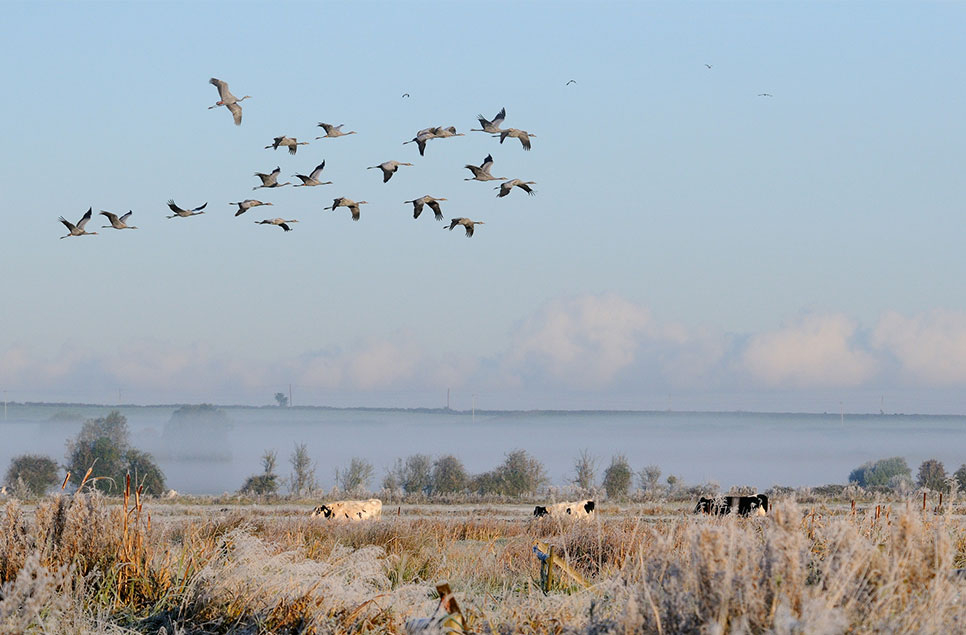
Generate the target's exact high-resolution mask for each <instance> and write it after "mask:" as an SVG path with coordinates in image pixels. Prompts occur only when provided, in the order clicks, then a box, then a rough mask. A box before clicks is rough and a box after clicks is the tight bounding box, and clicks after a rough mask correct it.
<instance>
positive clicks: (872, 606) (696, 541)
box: [0, 488, 966, 634]
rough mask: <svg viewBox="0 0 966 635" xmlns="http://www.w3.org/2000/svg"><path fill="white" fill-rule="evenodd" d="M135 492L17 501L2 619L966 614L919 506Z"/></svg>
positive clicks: (75, 625) (487, 622)
mask: <svg viewBox="0 0 966 635" xmlns="http://www.w3.org/2000/svg"><path fill="white" fill-rule="evenodd" d="M127 492H128V495H127V496H126V497H125V498H123V499H121V500H117V501H111V500H108V499H105V498H102V497H101V496H100V495H96V494H83V495H77V496H75V497H58V498H53V499H50V500H47V501H44V502H42V503H40V504H39V505H38V506H37V507H36V510H35V511H34V512H33V513H32V514H31V513H28V512H27V511H25V510H24V509H23V508H22V507H21V506H20V504H19V503H17V502H16V501H12V502H10V503H8V504H7V505H6V507H5V508H4V509H3V510H2V513H0V532H2V533H0V582H2V583H3V587H2V592H0V633H8V632H9V633H14V632H30V631H31V629H33V630H34V631H35V632H65V633H66V632H85V630H86V631H90V632H107V631H109V630H110V629H112V628H113V629H115V630H117V629H118V628H119V627H126V628H130V629H133V630H135V631H138V632H152V633H156V632H158V629H159V628H161V627H164V628H165V629H166V632H168V633H172V632H175V631H176V630H177V629H184V630H185V632H192V633H209V632H210V633H229V632H245V633H341V632H358V633H365V632H388V633H401V632H404V624H405V622H406V621H407V620H408V619H411V618H413V617H421V616H428V615H431V614H432V613H433V611H434V609H435V607H436V600H435V599H434V597H433V587H434V586H435V583H436V582H438V581H441V580H446V581H448V582H449V583H450V585H451V586H452V588H453V590H454V591H455V592H456V595H457V598H458V600H459V603H460V605H461V606H462V607H463V610H464V613H465V616H466V618H467V622H468V626H469V628H470V629H471V630H473V631H474V632H481V633H485V632H498V633H510V632H528V633H560V632H572V633H604V632H614V633H619V632H644V633H660V634H663V633H698V632H707V633H744V632H755V633H839V632H854V633H866V632H868V633H873V632H903V633H905V632H919V633H932V632H956V631H962V630H963V625H964V624H966V604H964V603H963V601H962V600H963V596H962V592H963V590H964V588H963V585H964V584H966V581H964V580H962V579H961V578H959V577H957V576H955V575H953V573H952V572H953V570H954V569H955V568H956V567H957V566H962V564H963V563H964V561H966V525H964V522H963V520H962V518H961V517H958V516H953V515H951V514H950V513H949V512H948V511H947V512H946V513H944V514H936V513H933V512H932V511H926V512H923V511H922V510H921V509H919V508H918V507H916V506H913V505H908V506H898V507H896V506H893V507H890V508H889V509H887V510H886V511H884V512H882V513H877V512H876V511H875V510H874V509H872V508H870V509H868V510H859V511H858V512H857V513H855V514H852V513H849V512H848V510H847V509H839V508H837V509H839V510H838V511H836V510H829V509H828V508H823V507H819V508H818V511H815V509H814V508H808V509H806V508H801V507H799V506H797V505H795V504H794V503H778V504H776V505H774V508H773V509H772V511H771V514H770V515H769V516H768V517H765V518H737V517H723V518H711V517H707V516H694V515H691V514H688V513H681V512H678V513H677V514H673V513H670V514H669V513H668V510H667V509H663V510H661V513H659V514H656V515H654V516H640V515H636V514H632V513H624V514H622V515H619V516H618V515H616V513H613V512H614V511H615V510H614V509H609V508H605V509H604V511H605V513H603V514H601V515H600V516H599V517H598V518H597V519H596V520H593V521H591V522H577V523H572V522H569V523H568V522H561V521H560V520H555V519H541V520H535V519H525V518H523V517H521V518H519V519H510V520H507V519H501V518H498V517H494V516H493V515H492V514H487V513H481V514H477V515H475V517H470V518H453V517H445V516H444V517H432V518H413V517H407V516H391V517H386V518H384V519H381V520H378V521H373V522H364V523H354V524H343V523H330V522H326V521H322V520H319V519H313V518H309V517H307V516H292V515H287V516H285V515H280V516H277V517H273V516H271V515H268V514H266V513H264V510H259V513H249V512H246V511H245V510H234V511H231V512H230V513H227V514H217V516H212V517H210V518H206V517H205V516H204V515H201V516H189V517H185V518H183V519H181V520H178V521H177V522H167V523H159V522H155V523H153V522H152V519H151V515H150V510H149V509H148V508H146V507H145V506H144V505H143V504H142V501H141V500H140V497H139V495H138V493H137V492H136V491H135V492H131V491H130V488H128V490H127ZM207 511H209V512H210V511H214V510H210V509H208V510H207ZM625 511H626V510H625ZM608 512H611V513H608ZM536 540H541V541H544V542H547V543H549V544H551V545H553V546H554V547H555V550H556V552H557V553H558V554H563V557H564V558H565V559H566V560H567V562H569V563H570V564H571V565H572V566H573V567H574V568H575V569H576V570H577V571H578V572H579V573H580V574H581V575H582V576H583V577H585V578H586V579H587V580H588V581H589V582H590V584H591V586H590V588H588V589H584V588H583V587H581V586H580V585H578V584H576V583H574V582H573V581H569V580H568V579H567V577H566V576H558V577H557V579H558V580H559V581H560V582H559V583H558V585H557V586H555V587H554V588H553V589H552V590H551V591H550V592H549V593H546V594H545V593H544V592H543V590H541V589H540V588H539V580H538V578H539V564H538V562H537V560H536V558H535V557H534V554H533V552H532V546H533V544H534V541H536ZM105 616H110V618H111V620H112V621H111V623H110V624H107V623H105V622H104V617H105ZM17 629H20V630H17ZM71 629H74V630H73V631H72V630H71ZM92 629H94V630H92ZM97 629H99V630H97Z"/></svg>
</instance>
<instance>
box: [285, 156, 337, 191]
mask: <svg viewBox="0 0 966 635" xmlns="http://www.w3.org/2000/svg"><path fill="white" fill-rule="evenodd" d="M324 167H325V161H323V162H322V163H320V164H318V165H317V166H315V169H314V170H312V173H311V174H309V175H308V176H305V175H304V174H295V175H294V176H297V177H298V178H300V179H302V183H301V184H300V185H296V186H295V187H306V186H311V185H332V181H325V182H321V181H319V175H320V174H322V168H324Z"/></svg>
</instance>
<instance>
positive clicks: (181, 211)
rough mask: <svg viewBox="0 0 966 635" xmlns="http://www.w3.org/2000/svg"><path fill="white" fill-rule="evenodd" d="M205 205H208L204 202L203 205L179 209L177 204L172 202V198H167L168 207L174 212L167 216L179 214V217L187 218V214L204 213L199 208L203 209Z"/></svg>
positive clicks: (172, 216)
mask: <svg viewBox="0 0 966 635" xmlns="http://www.w3.org/2000/svg"><path fill="white" fill-rule="evenodd" d="M207 206H208V203H207V202H206V203H205V204H204V205H200V206H198V207H196V208H194V209H181V208H180V207H178V205H177V204H176V203H175V202H174V200H173V199H168V209H170V210H171V211H172V212H174V214H173V215H171V216H168V218H174V217H175V216H180V217H181V218H188V217H189V216H197V215H198V214H204V212H203V211H201V210H203V209H204V208H205V207H207Z"/></svg>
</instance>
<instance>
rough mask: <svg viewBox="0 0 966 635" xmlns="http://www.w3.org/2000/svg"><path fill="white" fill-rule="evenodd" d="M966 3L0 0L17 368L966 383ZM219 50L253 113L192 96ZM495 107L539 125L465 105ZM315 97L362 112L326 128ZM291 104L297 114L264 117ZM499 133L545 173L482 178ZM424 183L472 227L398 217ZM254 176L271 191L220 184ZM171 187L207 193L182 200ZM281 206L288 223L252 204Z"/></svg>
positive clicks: (509, 390)
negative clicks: (504, 181) (525, 145)
mask: <svg viewBox="0 0 966 635" xmlns="http://www.w3.org/2000/svg"><path fill="white" fill-rule="evenodd" d="M964 17H966V7H964V5H962V4H958V3H937V4H929V3H875V2H856V3H792V2H783V3H719V2H715V3H681V2H673V3H671V2H668V3H592V4H591V3H565V2H564V3H560V2H553V3H549V2H547V3H500V2H495V3H487V5H485V8H481V7H480V5H478V4H471V3H457V2H440V3H434V2H425V3H362V2H358V3H325V4H322V5H319V4H309V3H305V4H296V3H273V4H271V5H264V4H247V3H184V4H182V3H153V4H148V5H147V6H145V5H144V4H119V3H97V4H92V3H87V4H83V3H75V4H69V5H67V4H52V3H51V4H48V3H20V4H9V5H6V7H5V19H4V21H3V23H2V25H0V52H2V54H3V59H4V60H6V62H5V64H4V71H3V76H4V80H5V81H4V85H5V86H6V90H5V91H4V93H5V98H4V99H3V100H2V101H0V117H2V120H3V121H4V122H5V123H6V125H5V126H4V131H5V135H4V137H5V141H6V144H5V145H6V149H5V151H4V152H3V153H2V154H0V184H2V191H3V192H4V195H5V196H4V199H5V201H4V202H5V205H4V211H3V215H4V221H5V222H4V230H5V231H4V236H5V239H6V240H5V241H4V247H3V249H2V251H0V268H2V271H3V273H4V276H3V287H2V288H3V301H2V303H0V321H2V326H3V328H2V331H0V389H5V390H7V391H8V394H9V396H10V398H12V399H17V400H28V399H29V400H49V401H60V400H64V401H97V402H103V401H110V400H114V399H116V395H117V391H118V389H121V390H122V394H123V395H125V400H126V401H128V400H129V401H132V402H135V403H155V402H181V401H200V400H204V401H214V402H222V403H255V404H258V403H265V402H268V401H270V400H271V394H272V393H274V392H275V391H276V390H279V389H283V388H287V385H288V384H289V383H291V384H294V386H295V392H296V393H297V394H298V395H299V398H297V399H296V401H297V402H301V403H318V404H332V405H380V406H385V405H399V406H417V405H429V406H433V405H439V404H440V403H441V402H442V400H443V399H445V392H446V389H447V388H451V389H452V390H453V393H454V395H456V396H457V401H456V402H455V404H454V405H455V406H457V407H466V406H468V405H469V401H470V397H469V396H470V395H472V394H476V395H478V401H479V402H480V403H481V404H482V405H484V406H486V407H494V408H501V407H505V408H516V407H522V408H555V407H561V408H665V407H667V405H668V404H669V403H671V404H672V405H673V406H674V407H678V408H687V407H693V408H700V409H715V408H722V409H733V408H742V409H749V410H806V411H825V410H829V411H835V410H838V409H839V408H840V407H841V408H845V409H846V410H854V411H877V410H878V409H879V407H880V405H882V404H883V403H885V405H886V408H885V409H886V410H887V411H891V410H892V409H894V410H901V411H906V412H913V411H915V412H966V401H964V400H963V399H962V397H961V396H960V393H962V388H963V387H964V384H966V294H964V293H963V292H962V280H963V279H966V259H964V258H963V257H962V249H961V246H960V245H961V242H962V236H963V235H964V230H966V221H964V220H963V213H962V212H963V204H962V203H963V195H962V179H961V177H960V175H959V172H960V169H961V166H962V165H963V163H964V161H963V159H964V157H963V154H964V150H963V148H964V144H963V143H962V139H963V137H964V132H966V131H964V126H966V124H964V120H963V117H962V115H961V113H962V112H963V110H964V106H966V103H964V102H966V99H964V97H966V95H964V90H966V89H964V87H966V81H964V79H966V78H964V70H963V65H962V60H963V59H964V55H963V53H964V50H963V49H964V43H963V40H962V37H961V27H962V24H963V23H964ZM705 64H711V65H712V68H711V69H708V68H706V67H705ZM212 76H214V77H219V78H221V79H224V80H226V81H228V82H229V83H230V85H231V89H232V91H233V92H234V93H235V94H236V95H238V96H242V95H245V94H248V95H251V96H252V98H251V99H249V100H246V101H245V102H244V103H243V104H242V105H243V107H244V123H243V125H242V126H241V127H240V128H236V127H235V126H234V125H232V123H231V118H230V114H229V113H228V112H227V111H226V110H225V109H222V108H219V109H216V110H207V106H209V105H211V104H212V103H214V102H215V101H216V100H217V93H216V91H215V89H214V87H212V86H210V85H209V84H208V83H207V80H208V78H209V77H212ZM570 79H575V80H576V81H577V83H576V85H570V86H566V85H565V84H566V82H567V81H568V80H570ZM403 93H409V94H410V95H411V97H410V98H408V99H402V98H401V97H400V96H401V95H402V94H403ZM759 93H770V94H772V95H773V97H759V96H758V94H759ZM504 106H505V107H506V109H507V120H506V123H505V125H506V126H512V127H518V128H523V129H526V130H529V131H531V132H534V133H536V137H535V139H534V140H533V151H531V152H529V153H525V152H523V151H522V149H521V148H520V146H519V144H518V143H517V142H515V141H513V140H508V141H507V143H506V144H503V145H500V144H499V143H498V141H497V140H495V139H492V138H490V137H489V136H488V135H484V134H481V133H470V132H468V129H469V128H471V127H476V124H477V122H476V121H475V119H474V117H475V115H476V114H477V113H483V114H485V115H487V116H492V115H493V114H494V113H496V112H497V111H498V110H499V109H500V108H501V107H504ZM318 121H327V122H331V123H345V124H346V129H354V130H358V131H359V134H358V135H352V136H350V137H347V138H342V139H335V140H325V141H315V140H314V139H313V138H314V137H315V136H317V135H318V134H320V133H321V130H320V129H319V128H316V127H315V124H316V122H318ZM439 124H443V125H455V126H456V127H457V129H458V130H459V131H460V132H466V133H467V136H465V137H457V138H454V139H447V140H442V141H434V142H431V143H430V145H429V148H428V150H427V152H426V156H425V157H419V156H418V154H417V151H416V148H415V146H414V145H405V146H404V145H402V142H403V141H406V140H408V139H410V138H412V137H413V135H414V134H415V132H416V131H417V130H419V129H421V128H424V127H427V126H431V125H439ZM282 134H286V135H290V136H297V137H298V138H299V139H300V140H309V141H311V144H310V145H308V146H304V147H302V148H300V149H299V152H298V154H297V155H296V156H295V157H291V156H289V155H288V154H287V153H285V152H284V151H279V152H273V151H271V150H264V149H263V147H264V146H265V145H267V144H269V143H270V142H271V140H272V138H273V137H274V136H278V135H282ZM487 153H492V154H493V156H494V159H495V165H494V169H493V171H494V174H497V175H505V176H507V177H519V178H523V179H525V180H533V181H536V182H537V185H536V186H535V188H536V190H537V194H536V196H534V197H527V196H525V195H524V193H523V192H521V191H519V190H517V191H515V192H514V193H513V194H512V195H511V196H509V197H507V198H505V199H497V198H496V197H495V193H496V192H495V190H493V189H492V184H484V183H477V182H465V181H464V180H463V179H464V178H466V177H468V176H470V175H469V172H468V171H467V170H465V169H464V168H463V167H462V166H463V165H464V164H465V163H479V162H480V161H482V159H483V157H484V156H486V155H487ZM323 159H324V160H325V161H326V166H327V167H326V170H325V172H324V174H323V176H325V177H326V180H332V181H334V182H335V184H334V185H329V186H323V187H317V188H298V189H293V188H291V187H287V188H282V189H279V190H275V191H268V190H259V191H257V192H252V190H251V188H252V187H253V186H254V185H255V184H256V183H257V179H255V177H254V176H252V174H253V172H255V171H264V172H267V171H270V170H271V169H273V168H274V167H275V166H276V165H278V166H280V167H281V169H282V177H283V178H282V180H293V179H292V178H291V175H293V174H295V173H296V172H301V173H307V172H308V171H310V170H311V168H312V167H313V166H314V165H316V164H317V163H319V162H320V161H321V160H323ZM390 159H395V160H399V161H410V162H413V163H415V164H416V166H415V167H413V168H401V170H400V172H399V173H398V174H396V176H395V177H394V178H393V179H392V180H391V181H390V182H389V183H387V184H383V183H381V180H380V178H379V174H378V173H377V171H375V170H366V169H365V168H366V167H367V166H370V165H375V164H377V163H380V162H382V161H386V160H390ZM423 194H432V195H434V196H444V197H447V198H448V199H449V200H448V201H447V202H446V203H444V207H443V210H444V213H445V214H446V216H447V218H452V217H456V216H467V217H470V218H473V219H476V220H482V221H485V223H486V224H485V225H483V226H481V227H479V228H478V230H477V232H476V236H474V237H473V238H472V239H471V240H466V239H464V238H463V236H462V235H461V232H460V230H455V231H453V232H452V233H451V232H444V231H441V229H440V227H441V224H439V223H436V222H435V221H433V219H432V215H431V214H429V213H428V212H427V213H425V214H424V215H423V216H422V217H420V219H418V220H413V218H412V215H411V206H407V205H404V204H403V201H405V200H409V199H412V198H415V197H418V196H421V195H423ZM337 196H348V197H350V198H354V199H356V200H362V199H364V200H368V201H369V202H370V204H369V205H367V206H364V207H363V214H362V220H361V221H360V222H359V223H353V222H352V221H351V220H350V219H349V216H348V212H346V211H345V210H344V209H343V210H339V211H338V212H335V213H333V212H326V211H322V208H323V207H324V206H326V205H329V204H331V201H332V199H333V198H335V197H337ZM248 197H255V198H262V200H270V201H272V202H273V203H274V206H273V207H270V208H261V209H263V210H264V209H267V210H268V212H267V213H265V214H261V213H259V212H260V211H261V210H259V209H255V210H252V211H250V212H248V213H247V214H245V215H244V216H241V217H238V218H235V217H234V216H233V211H234V208H232V207H231V206H229V205H228V203H229V202H231V201H238V200H242V199H244V198H248ZM169 198H174V199H175V200H176V201H177V202H178V203H179V204H182V205H183V206H196V205H199V204H201V203H203V202H205V201H207V202H208V207H207V209H206V211H207V213H206V214H205V215H203V216H200V217H197V218H190V219H174V220H168V219H166V218H165V215H166V214H167V213H168V210H167V208H166V207H165V201H166V200H167V199H169ZM89 206H93V207H94V210H95V212H96V211H97V210H100V209H107V210H112V211H119V212H124V211H127V210H129V209H130V210H133V211H134V216H133V218H132V222H133V223H134V224H135V225H137V226H138V227H139V228H140V229H138V230H137V231H131V232H115V231H114V230H102V229H100V228H99V227H98V229H97V230H96V231H98V232H99V234H98V235H97V236H93V237H81V238H71V239H69V240H58V237H59V236H61V235H63V234H64V230H63V227H62V226H61V225H60V224H59V223H58V222H57V217H58V216H60V215H64V216H66V217H67V218H68V219H70V220H72V221H76V220H77V219H78V218H79V217H80V216H81V215H82V214H83V212H84V211H85V210H86V209H87V208H88V207H89ZM427 215H428V218H427ZM274 216H283V217H285V218H296V219H298V220H299V223H298V224H297V225H296V226H295V231H292V232H290V233H284V234H283V232H281V231H279V230H278V229H277V228H273V227H261V226H256V225H255V224H254V223H253V221H256V220H261V219H262V218H272V217H274ZM97 220H98V221H99V220H100V219H97ZM101 224H102V223H100V222H95V221H92V222H91V226H93V225H98V226H100V225H101ZM88 229H91V227H89V228H88ZM890 405H891V406H892V408H890V407H889V406H890Z"/></svg>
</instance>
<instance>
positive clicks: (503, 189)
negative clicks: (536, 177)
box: [494, 179, 537, 198]
mask: <svg viewBox="0 0 966 635" xmlns="http://www.w3.org/2000/svg"><path fill="white" fill-rule="evenodd" d="M531 185H536V183H535V182H534V181H521V180H520V179H513V180H512V181H507V182H506V183H501V184H500V185H499V186H497V187H499V189H500V192H499V193H498V194H497V195H496V196H497V198H502V197H504V196H506V195H507V194H509V193H510V191H511V190H513V188H514V187H518V188H520V189H521V190H523V191H524V192H526V193H527V194H529V195H530V196H533V195H534V194H536V193H537V191H536V190H532V189H530V187H529V186H531ZM494 189H495V188H494Z"/></svg>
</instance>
